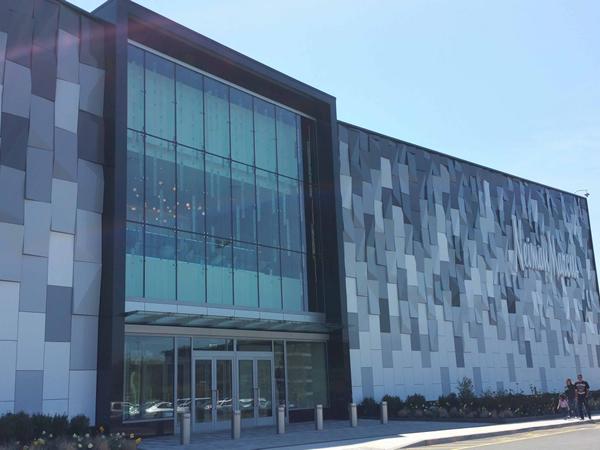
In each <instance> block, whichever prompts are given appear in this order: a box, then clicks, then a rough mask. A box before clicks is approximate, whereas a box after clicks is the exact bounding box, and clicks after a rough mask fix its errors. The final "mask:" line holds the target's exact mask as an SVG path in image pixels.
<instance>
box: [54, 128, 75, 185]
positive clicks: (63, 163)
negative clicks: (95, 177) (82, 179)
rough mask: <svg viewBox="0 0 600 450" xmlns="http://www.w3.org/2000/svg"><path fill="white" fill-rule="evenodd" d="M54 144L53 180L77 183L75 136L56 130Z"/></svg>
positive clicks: (59, 129)
mask: <svg viewBox="0 0 600 450" xmlns="http://www.w3.org/2000/svg"><path fill="white" fill-rule="evenodd" d="M54 143H55V148H54V172H53V176H54V178H60V179H61V180H67V181H77V135H76V134H75V133H71V132H69V131H66V130H63V129H61V128H56V129H55V133H54Z"/></svg>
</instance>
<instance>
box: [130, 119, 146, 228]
mask: <svg viewBox="0 0 600 450" xmlns="http://www.w3.org/2000/svg"><path fill="white" fill-rule="evenodd" d="M127 219H128V220H134V221H136V222H143V220H144V135H143V134H142V133H137V132H135V131H131V130H127Z"/></svg>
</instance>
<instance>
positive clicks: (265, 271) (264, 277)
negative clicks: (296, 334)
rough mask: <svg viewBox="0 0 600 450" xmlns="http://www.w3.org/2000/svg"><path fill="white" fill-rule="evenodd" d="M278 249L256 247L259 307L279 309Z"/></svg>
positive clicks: (279, 273)
mask: <svg viewBox="0 0 600 450" xmlns="http://www.w3.org/2000/svg"><path fill="white" fill-rule="evenodd" d="M279 264H280V261H279V250H278V249H276V248H271V247H262V246H259V247H258V287H259V290H258V292H259V297H260V307H261V308H267V309H281V269H280V267H279Z"/></svg>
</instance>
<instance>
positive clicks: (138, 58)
mask: <svg viewBox="0 0 600 450" xmlns="http://www.w3.org/2000/svg"><path fill="white" fill-rule="evenodd" d="M127 126H128V127H129V128H133V129H134V130H140V131H143V130H144V51H143V50H141V49H139V48H136V47H129V52H128V61H127Z"/></svg>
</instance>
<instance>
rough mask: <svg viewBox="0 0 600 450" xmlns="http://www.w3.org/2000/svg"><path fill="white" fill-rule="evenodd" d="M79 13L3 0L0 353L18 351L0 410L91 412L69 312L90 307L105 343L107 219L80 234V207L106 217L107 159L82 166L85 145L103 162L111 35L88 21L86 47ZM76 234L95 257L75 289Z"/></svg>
mask: <svg viewBox="0 0 600 450" xmlns="http://www.w3.org/2000/svg"><path fill="white" fill-rule="evenodd" d="M82 14H84V13H82V12H81V11H79V10H76V9H73V8H72V7H70V6H69V5H67V4H64V3H62V2H56V1H54V0H35V1H34V0H24V1H11V2H10V3H8V2H4V3H3V2H0V102H1V103H0V112H1V115H0V192H2V193H3V194H2V195H0V300H1V301H0V354H3V355H13V356H12V357H9V359H10V360H11V361H12V365H11V364H10V363H7V364H5V365H4V366H3V367H2V370H0V386H1V388H0V412H9V411H15V410H19V409H25V410H27V411H29V412H45V413H48V414H55V413H56V414H63V413H70V412H71V411H77V412H83V413H86V414H88V415H89V416H90V417H91V418H92V419H93V416H94V408H95V363H94V364H91V363H90V360H89V359H86V358H89V356H85V355H83V354H82V353H81V351H82V350H81V349H82V348H83V349H86V351H88V350H89V351H90V352H94V353H93V354H94V355H95V351H96V350H95V349H92V346H91V345H90V343H91V338H90V337H89V336H85V338H83V337H82V338H81V339H83V341H82V343H81V346H80V347H78V348H79V353H78V354H77V356H76V358H75V360H74V361H76V362H77V367H81V368H85V369H89V370H87V371H86V372H81V373H82V374H83V375H82V376H79V377H76V380H75V384H74V385H73V384H71V383H70V381H71V376H70V374H71V371H70V370H71V367H70V366H71V349H70V345H71V344H70V340H71V333H72V327H71V322H72V317H73V314H81V315H85V316H86V317H87V322H86V324H87V325H86V326H87V327H88V329H89V330H93V333H94V334H95V337H94V339H95V340H97V328H98V325H97V321H98V307H99V296H100V287H99V279H100V273H101V266H100V254H101V252H100V250H98V247H99V246H100V242H101V227H100V226H97V225H96V222H97V221H96V220H93V221H90V220H87V221H86V217H84V218H83V219H82V220H81V222H82V226H81V230H82V231H81V237H79V239H78V231H77V229H76V217H77V209H78V207H79V208H80V209H81V210H86V211H89V212H90V214H98V217H99V213H101V212H102V198H103V192H102V191H103V189H104V179H103V176H104V173H103V168H102V167H101V166H99V165H98V166H95V165H93V164H90V163H87V162H86V165H84V166H83V167H82V170H81V171H78V158H79V157H80V155H79V153H81V154H83V155H85V156H84V159H87V160H90V161H92V162H94V163H96V164H102V162H103V161H104V148H103V145H104V137H103V133H104V123H103V118H102V117H101V116H102V113H103V109H104V83H105V78H106V77H105V74H104V32H103V26H102V25H101V24H99V23H98V22H96V21H94V22H93V23H92V24H90V23H87V22H86V24H85V26H84V30H83V33H82V35H83V36H84V39H85V43H84V44H83V45H81V39H80V38H81V36H80V27H81V24H80V22H81V16H82ZM84 15H85V14H84ZM88 20H89V19H88ZM80 72H81V76H80ZM80 114H82V115H83V117H84V121H83V122H84V123H83V124H82V125H81V127H80V123H79V118H80ZM80 128H81V131H83V132H84V133H89V136H78V132H79V131H80ZM101 135H102V136H101ZM88 141H89V142H90V145H87V142H88ZM78 145H85V148H83V149H82V150H81V151H78ZM80 183H81V186H80V185H79V184H80ZM79 194H81V200H80V201H78V195H79ZM78 205H79V206H78ZM90 223H92V224H93V226H91V225H90ZM76 241H77V242H78V243H79V247H80V252H81V254H82V255H83V256H82V257H83V258H84V259H90V260H93V261H94V262H93V263H83V262H81V263H78V266H77V272H76V276H78V277H80V278H79V279H77V282H76V283H75V286H73V276H74V275H73V272H74V268H73V261H74V257H75V242H76ZM75 296H76V297H75ZM74 298H76V303H74V302H73V299H74ZM80 317H82V316H80ZM78 323H80V322H78ZM78 330H79V334H82V331H81V327H80V328H79V329H78ZM90 354H91V353H90ZM91 358H95V356H92V357H91ZM77 373H79V372H77ZM71 394H74V395H75V394H76V395H81V397H79V398H77V399H72V398H70V395H71ZM77 405H79V406H77Z"/></svg>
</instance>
